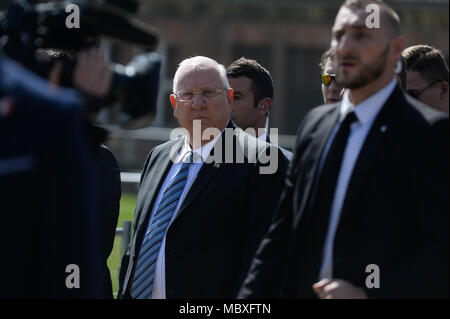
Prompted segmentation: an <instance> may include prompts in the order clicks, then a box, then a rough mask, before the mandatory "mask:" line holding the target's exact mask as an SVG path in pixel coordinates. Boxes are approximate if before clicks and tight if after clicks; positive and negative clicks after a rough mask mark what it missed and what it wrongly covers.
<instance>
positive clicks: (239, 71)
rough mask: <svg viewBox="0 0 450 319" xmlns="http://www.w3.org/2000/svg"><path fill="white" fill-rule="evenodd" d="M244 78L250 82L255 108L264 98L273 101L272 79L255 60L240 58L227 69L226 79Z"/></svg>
mask: <svg viewBox="0 0 450 319" xmlns="http://www.w3.org/2000/svg"><path fill="white" fill-rule="evenodd" d="M242 76H245V77H247V78H249V79H250V80H252V90H253V95H254V97H255V99H254V101H255V107H257V106H258V102H259V101H260V100H261V99H263V98H266V97H270V98H271V99H273V79H272V76H271V75H270V72H269V71H268V70H267V69H266V68H264V67H263V66H261V65H260V64H259V63H258V62H256V61H255V60H251V59H247V58H244V57H242V58H240V59H239V60H236V61H234V62H233V63H232V64H230V65H229V66H228V67H227V77H229V78H238V77H242Z"/></svg>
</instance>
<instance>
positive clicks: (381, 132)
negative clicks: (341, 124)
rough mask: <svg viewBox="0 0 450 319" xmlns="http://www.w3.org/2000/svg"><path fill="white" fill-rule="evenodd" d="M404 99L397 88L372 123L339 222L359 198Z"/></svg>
mask: <svg viewBox="0 0 450 319" xmlns="http://www.w3.org/2000/svg"><path fill="white" fill-rule="evenodd" d="M404 99H405V98H404V96H403V93H402V91H401V89H400V88H399V87H398V86H397V87H396V88H395V90H394V91H393V93H392V94H391V96H390V97H389V99H388V100H387V101H386V103H385V105H384V106H383V109H382V110H381V111H380V113H379V114H378V116H377V118H376V120H375V122H374V123H373V125H372V128H371V129H370V131H369V134H368V135H367V138H366V140H365V142H364V144H363V147H362V149H361V152H360V153H359V156H358V159H357V161H356V163H355V167H354V168H353V172H352V176H351V178H350V182H349V185H348V188H347V193H346V195H345V200H344V205H343V206H342V213H341V220H342V219H343V218H344V217H345V215H346V214H347V213H346V212H349V211H350V207H351V205H352V204H353V203H354V201H355V200H357V199H358V198H360V197H359V195H358V194H359V192H361V191H362V190H363V189H364V188H365V187H364V183H365V182H367V176H368V174H369V172H371V167H372V166H373V165H374V163H375V162H376V158H377V153H378V152H379V151H380V147H381V146H382V144H383V142H384V141H385V140H386V138H387V137H388V136H389V135H390V133H391V132H392V131H393V130H394V128H395V123H396V120H397V118H398V117H399V115H400V112H401V107H402V105H404V103H405V102H404Z"/></svg>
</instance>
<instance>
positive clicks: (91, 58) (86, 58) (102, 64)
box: [73, 48, 112, 97]
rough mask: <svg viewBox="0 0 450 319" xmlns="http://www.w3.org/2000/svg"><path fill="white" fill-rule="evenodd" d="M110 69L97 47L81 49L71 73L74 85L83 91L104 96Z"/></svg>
mask: <svg viewBox="0 0 450 319" xmlns="http://www.w3.org/2000/svg"><path fill="white" fill-rule="evenodd" d="M111 78H112V71H111V67H110V63H109V61H108V60H107V58H106V56H105V54H104V53H103V52H102V51H101V50H100V49H98V48H90V49H88V50H84V51H81V52H80V53H78V56H77V64H76V65H75V70H74V74H73V83H74V86H75V87H76V88H77V89H79V90H81V91H82V92H83V93H86V94H88V95H92V96H95V97H104V96H105V95H106V94H107V93H108V90H109V88H110V85H111Z"/></svg>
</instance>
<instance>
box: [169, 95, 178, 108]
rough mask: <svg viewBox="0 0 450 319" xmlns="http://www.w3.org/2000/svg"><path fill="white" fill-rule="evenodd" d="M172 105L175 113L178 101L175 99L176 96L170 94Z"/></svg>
mask: <svg viewBox="0 0 450 319" xmlns="http://www.w3.org/2000/svg"><path fill="white" fill-rule="evenodd" d="M170 104H171V105H172V108H173V111H174V112H175V110H176V108H177V100H176V98H175V94H170Z"/></svg>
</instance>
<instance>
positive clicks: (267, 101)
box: [258, 97, 272, 115]
mask: <svg viewBox="0 0 450 319" xmlns="http://www.w3.org/2000/svg"><path fill="white" fill-rule="evenodd" d="M271 106H272V99H271V98H270V97H266V98H264V99H262V100H261V101H260V102H259V104H258V107H259V109H260V111H262V112H264V115H266V114H267V112H269V111H270V107H271Z"/></svg>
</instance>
